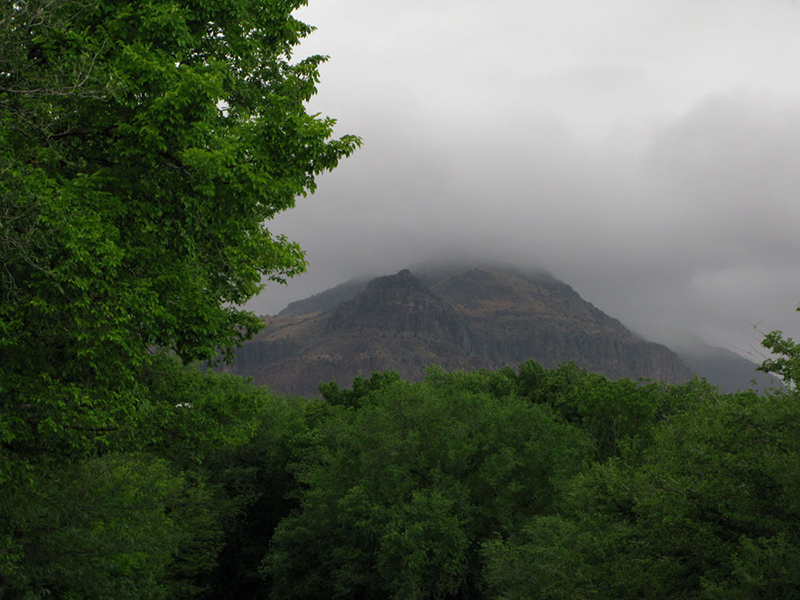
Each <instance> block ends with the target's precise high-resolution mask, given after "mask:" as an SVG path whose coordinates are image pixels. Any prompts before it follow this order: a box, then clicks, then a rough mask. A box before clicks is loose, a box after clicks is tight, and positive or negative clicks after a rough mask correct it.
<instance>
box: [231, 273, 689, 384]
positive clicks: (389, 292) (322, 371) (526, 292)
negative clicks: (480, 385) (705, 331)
mask: <svg viewBox="0 0 800 600" xmlns="http://www.w3.org/2000/svg"><path fill="white" fill-rule="evenodd" d="M361 289H362V291H360V293H358V292H355V293H353V291H352V290H350V291H348V293H347V294H344V295H342V297H343V298H347V299H344V300H343V301H341V302H339V303H338V304H335V303H334V305H333V306H331V307H330V308H327V309H326V310H314V308H315V307H317V306H319V305H322V306H329V305H330V304H331V303H330V302H328V300H329V299H330V298H332V297H335V295H330V294H329V295H327V296H326V295H325V293H323V294H322V295H318V296H321V297H322V300H324V302H322V303H321V302H320V298H319V297H318V298H317V299H316V300H314V302H307V303H303V302H300V303H295V305H294V308H293V310H292V311H291V314H282V315H279V316H277V317H271V318H269V319H267V323H266V325H267V326H266V328H265V330H264V331H263V332H262V333H261V334H259V336H257V337H256V338H255V339H254V340H252V341H250V342H248V343H247V344H245V345H244V346H243V347H242V348H241V349H240V350H239V351H238V353H237V356H236V359H235V361H234V363H233V365H232V367H231V369H230V370H232V371H233V372H236V373H239V374H242V375H248V376H251V377H253V379H254V383H257V384H263V385H268V386H269V387H271V388H273V389H275V390H276V391H279V392H282V393H289V394H299V395H313V394H316V393H317V386H318V384H319V382H320V381H328V380H336V381H338V382H339V383H340V384H342V385H349V384H350V383H351V382H352V379H353V377H355V376H356V375H361V376H368V375H369V374H370V373H371V372H373V371H379V370H385V369H394V370H397V371H399V372H400V373H401V375H403V377H405V378H408V379H411V380H415V379H419V378H421V377H422V376H423V374H424V369H425V368H426V367H428V366H430V365H433V364H438V365H441V366H442V367H444V368H445V369H473V368H491V369H494V368H500V367H502V366H505V365H516V364H518V363H520V362H523V361H525V360H528V359H534V360H537V361H539V362H540V363H542V364H543V365H545V366H547V367H554V366H556V365H558V364H559V363H561V362H564V361H570V360H571V361H575V362H576V363H577V364H578V365H579V366H581V367H583V368H586V369H588V370H591V371H595V372H600V373H604V374H606V375H608V376H610V377H614V378H618V377H632V378H640V377H643V378H649V379H655V380H662V381H666V382H670V383H678V382H682V381H686V380H688V379H689V378H691V376H692V372H691V371H690V370H689V369H687V368H686V367H685V366H684V365H683V363H681V361H680V359H679V358H678V357H677V355H675V354H674V353H672V352H671V351H670V350H669V349H668V348H666V347H664V346H660V345H658V344H652V343H650V342H646V341H643V340H641V339H638V338H636V337H635V336H634V335H633V334H632V333H631V332H630V331H628V330H627V329H626V328H625V327H624V326H623V325H622V324H621V323H620V322H619V321H617V320H615V319H612V318H611V317H609V316H607V315H605V314H604V313H603V312H601V311H600V310H598V309H597V308H595V307H594V306H592V305H591V304H589V303H587V302H585V301H584V300H582V299H581V298H580V296H579V295H578V294H577V293H576V292H575V291H574V290H572V288H570V287H569V286H568V285H566V284H564V283H562V282H560V281H558V280H556V279H554V278H553V277H551V276H549V275H547V274H544V273H533V274H521V273H516V272H513V271H509V270H503V269H487V268H482V269H449V270H448V269H439V270H438V271H437V272H419V273H414V274H412V273H411V272H410V271H408V270H404V271H401V272H400V273H398V274H396V275H392V276H387V277H379V278H377V279H374V280H372V281H371V282H369V283H368V284H367V285H366V289H363V287H362V288H361ZM340 292H341V290H340V291H339V292H337V294H338V293H340Z"/></svg>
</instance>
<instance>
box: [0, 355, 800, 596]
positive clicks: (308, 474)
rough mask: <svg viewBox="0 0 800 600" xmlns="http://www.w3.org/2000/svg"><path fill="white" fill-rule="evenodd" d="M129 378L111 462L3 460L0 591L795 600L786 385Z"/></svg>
mask: <svg viewBox="0 0 800 600" xmlns="http://www.w3.org/2000/svg"><path fill="white" fill-rule="evenodd" d="M142 385H143V386H144V387H145V388H146V393H145V392H143V391H140V393H141V395H142V397H143V398H146V399H147V401H146V402H144V403H143V404H142V405H141V407H140V409H141V410H143V411H146V415H145V416H141V417H140V418H139V420H138V422H139V425H138V426H137V428H136V429H135V430H131V431H125V430H117V431H114V432H113V433H107V434H106V436H105V438H104V439H105V440H106V448H105V449H104V450H100V451H96V452H95V453H94V454H92V455H91V456H89V457H86V456H85V455H75V457H74V458H72V459H71V458H70V457H69V456H61V457H56V454H55V453H52V452H50V453H46V454H42V453H40V455H39V456H38V457H37V456H34V455H32V454H31V455H30V456H27V457H22V456H21V454H22V453H23V451H24V448H21V447H18V448H16V451H17V455H18V456H17V458H18V459H19V461H18V463H17V465H18V466H19V468H17V469H11V470H9V471H7V473H10V475H8V476H7V478H6V480H7V485H4V486H3V487H2V489H0V500H2V507H3V510H2V512H1V513H0V514H2V520H1V521H0V531H1V532H2V534H0V535H2V537H0V548H2V552H0V590H2V591H0V598H4V599H5V598H30V599H35V598H87V599H93V598H98V599H99V598H119V599H125V598H170V599H172V598H204V599H210V598H243V599H247V598H280V599H284V598H285V599H291V598H298V599H300V598H302V599H314V598H319V599H329V598H366V599H369V598H398V599H401V598H402V599H407V598H410V599H413V598H419V599H423V598H453V599H456V598H458V599H467V598H507V599H511V598H519V599H522V598H543V599H549V598H552V599H555V598H564V599H566V598H570V599H572V598H609V599H612V598H613V599H617V598H622V599H624V598H654V599H656V598H658V599H661V598H726V599H729V598H795V597H797V595H798V593H799V590H800V452H799V451H800V403H798V398H797V394H796V393H795V392H793V391H791V390H783V391H775V392H773V393H769V394H766V395H762V396H759V395H757V394H755V393H754V392H741V393H738V394H721V393H719V392H718V391H717V390H716V389H715V388H713V387H712V386H710V385H708V384H707V383H705V382H703V381H697V380H695V381H692V382H689V383H687V384H684V385H681V386H666V385H662V384H658V383H652V382H634V381H630V380H618V381H610V380H608V379H606V378H605V377H603V376H600V375H595V374H590V373H587V372H585V371H583V370H581V369H579V368H577V367H576V366H575V365H572V364H565V365H562V366H560V367H558V368H556V369H553V370H545V369H544V368H542V367H541V366H540V365H539V364H537V363H535V362H532V361H531V362H527V363H524V364H522V365H521V366H520V367H519V368H518V369H512V368H505V369H501V370H499V371H493V372H492V371H473V372H470V373H462V372H456V373H445V372H444V371H442V370H441V369H438V368H435V367H434V368H431V369H430V370H429V371H428V375H427V377H426V378H425V380H424V381H422V382H420V383H408V382H406V381H403V380H402V379H401V378H400V376H399V375H397V374H396V373H394V372H386V373H376V374H373V375H372V376H371V377H370V378H369V379H362V378H357V379H356V380H355V381H354V382H353V386H352V387H351V388H348V389H340V387H339V386H338V385H336V384H335V383H328V384H323V385H321V386H320V390H321V392H322V394H323V398H322V399H306V398H285V397H279V396H275V395H273V394H271V393H270V392H269V391H267V390H265V389H259V388H256V387H254V386H252V385H250V384H249V382H247V381H246V380H243V379H239V378H236V377H233V376H229V375H220V374H214V373H211V372H201V371H199V370H197V369H196V368H193V367H191V366H190V367H184V366H183V365H182V364H181V363H180V361H177V360H174V359H172V358H170V357H168V356H166V355H162V356H159V357H158V358H157V359H156V360H154V361H153V362H152V364H151V366H150V367H149V369H148V372H147V376H146V377H145V378H144V380H143V383H142ZM6 457H7V458H8V455H7V456H6ZM23 458H24V461H23V460H22V459H23ZM5 464H6V466H7V467H8V466H9V465H11V466H13V464H14V463H13V462H10V461H6V462H5ZM20 465H22V466H24V468H22V466H20Z"/></svg>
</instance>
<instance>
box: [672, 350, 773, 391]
mask: <svg viewBox="0 0 800 600" xmlns="http://www.w3.org/2000/svg"><path fill="white" fill-rule="evenodd" d="M676 352H677V354H678V356H680V357H681V360H682V361H683V363H684V364H685V365H686V366H687V367H689V368H690V369H691V370H692V371H694V372H695V373H697V374H699V375H700V376H702V377H705V378H706V380H707V381H708V382H709V383H710V384H712V385H715V386H718V387H719V388H720V389H721V390H722V391H723V392H727V393H731V392H737V391H740V390H747V389H750V388H754V389H755V390H757V391H765V390H767V389H770V388H781V387H783V383H782V382H781V380H780V379H778V378H777V377H774V376H773V375H769V374H767V373H763V372H761V371H757V370H756V369H757V367H758V365H756V363H754V362H752V361H749V360H747V359H746V358H743V357H741V356H739V355H738V354H735V353H734V352H731V351H730V350H725V349H724V348H714V347H712V346H708V345H705V344H703V345H698V346H693V347H690V348H678V349H676Z"/></svg>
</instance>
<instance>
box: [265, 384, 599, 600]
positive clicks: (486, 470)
mask: <svg viewBox="0 0 800 600" xmlns="http://www.w3.org/2000/svg"><path fill="white" fill-rule="evenodd" d="M452 377H453V378H455V379H458V378H459V376H458V375H454V376H452ZM461 378H463V380H464V383H466V384H467V387H469V386H470V383H469V381H468V380H469V379H470V376H469V375H462V376H461ZM373 380H374V378H373ZM457 387H458V385H454V386H453V385H443V384H441V382H435V383H431V382H427V383H422V384H408V383H404V382H395V383H393V384H391V385H385V386H380V387H378V388H377V389H376V390H375V391H373V392H371V393H370V394H368V395H366V396H365V397H362V398H361V400H360V408H358V410H353V409H352V408H349V409H348V408H340V409H338V410H337V411H335V412H334V413H332V415H331V417H330V418H329V419H326V420H325V421H323V422H321V423H320V426H319V427H318V428H317V435H318V436H319V443H318V445H317V446H316V447H315V448H311V449H310V450H311V451H310V454H309V455H308V458H307V459H306V460H305V461H303V462H302V463H300V464H298V466H297V467H296V468H297V475H296V476H297V477H298V479H299V481H300V482H301V483H302V484H303V486H304V487H303V488H301V490H302V491H301V493H300V508H299V510H298V511H296V512H294V513H293V514H291V515H290V516H289V517H287V518H286V519H284V520H283V521H281V523H280V525H279V526H278V528H277V530H276V532H275V536H274V538H273V546H272V549H271V550H270V552H269V554H268V555H267V559H266V561H265V563H264V573H265V574H266V575H268V576H269V577H271V578H272V579H273V582H274V585H273V590H272V594H273V596H274V597H280V598H292V597H297V598H330V597H335V596H344V597H393V598H428V597H446V596H447V597H449V596H453V595H455V594H457V593H458V594H459V595H460V596H461V597H478V596H479V593H480V581H479V580H478V579H477V578H476V575H477V574H478V572H479V567H478V564H479V556H478V549H479V544H480V541H481V540H483V539H486V538H488V537H489V536H491V535H493V534H494V533H496V532H503V533H505V534H508V533H509V532H511V531H514V530H516V529H517V528H519V527H521V525H522V523H523V522H524V520H525V518H526V517H527V516H530V515H534V514H538V513H543V512H548V511H551V510H552V509H553V507H554V505H555V503H556V499H557V496H558V489H559V488H560V486H561V484H562V483H563V481H564V480H565V479H566V478H568V477H569V475H570V474H572V473H574V472H576V471H577V470H578V469H579V468H580V466H581V465H582V464H583V459H584V457H586V451H587V450H588V443H587V440H586V439H585V438H584V437H582V436H581V434H580V432H578V431H576V430H574V429H572V428H570V427H568V426H567V425H565V424H561V423H558V422H557V420H556V419H555V417H554V415H553V414H552V412H551V411H550V410H549V409H547V407H542V406H535V405H532V404H530V403H527V402H525V401H523V400H520V399H516V398H514V397H503V398H495V397H492V396H490V395H488V394H485V393H480V392H474V391H473V392H463V391H456V388H457Z"/></svg>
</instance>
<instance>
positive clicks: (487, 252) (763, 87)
mask: <svg viewBox="0 0 800 600" xmlns="http://www.w3.org/2000/svg"><path fill="white" fill-rule="evenodd" d="M310 2H311V4H310V6H309V7H307V8H304V9H302V10H300V11H298V13H297V16H298V18H300V19H301V20H303V21H305V22H308V23H311V24H313V25H315V26H317V27H318V31H316V32H315V33H314V34H313V35H312V36H311V37H310V38H309V39H308V40H306V41H305V42H304V44H303V45H302V46H301V48H300V49H299V50H298V52H297V58H301V57H303V56H306V55H308V54H315V53H321V54H326V55H330V57H331V59H330V61H329V62H328V63H327V64H326V65H324V66H323V67H322V70H321V75H322V81H321V83H320V86H319V94H318V95H317V96H316V97H315V99H314V100H313V101H312V103H311V105H310V110H311V111H312V112H321V113H323V114H325V115H329V116H331V117H334V118H336V119H338V124H337V133H338V134H344V133H354V134H357V135H360V136H362V138H363V140H364V146H363V147H362V148H361V149H360V150H358V151H357V152H356V153H355V154H354V155H353V156H352V157H351V158H349V159H347V160H345V161H343V162H342V163H341V164H340V166H339V168H338V169H337V170H335V171H334V172H333V173H330V174H326V175H324V176H322V177H320V179H319V181H318V183H319V189H318V191H317V193H316V194H314V195H312V196H309V197H307V198H300V199H298V204H297V207H296V208H294V209H292V210H291V211H288V212H286V213H284V214H283V215H281V216H279V217H278V218H276V219H275V220H274V221H273V222H271V223H270V224H269V226H270V229H272V230H274V231H275V232H276V233H284V234H286V235H287V236H288V237H290V238H291V239H294V240H296V241H298V242H299V243H300V245H301V246H302V247H303V248H304V249H305V250H306V252H307V258H308V260H309V262H310V266H309V270H308V272H307V273H306V274H304V275H301V276H300V277H297V278H295V279H294V280H291V281H290V282H289V284H288V285H287V286H285V287H283V286H278V285H277V284H269V285H268V286H267V288H266V289H265V291H264V292H262V294H261V295H260V296H259V297H258V298H256V299H254V300H252V301H251V302H250V303H249V304H248V307H249V308H250V309H252V310H254V311H256V312H257V313H259V314H274V313H276V312H278V311H279V310H280V309H282V308H283V307H284V306H285V305H286V304H287V303H288V302H290V301H292V300H295V299H298V298H302V297H305V296H308V295H310V294H312V293H316V292H319V291H322V290H324V289H326V288H328V287H331V286H333V285H336V284H337V283H340V282H342V281H344V280H346V279H348V278H351V277H355V276H362V275H381V274H388V273H392V272H396V271H397V270H399V269H402V268H404V267H406V266H409V265H411V264H414V263H417V262H420V261H430V260H443V261H444V260H454V259H464V260H475V261H482V262H486V261H493V260H496V261H499V262H513V263H515V264H519V265H522V266H531V267H538V268H545V269H547V270H549V271H550V272H551V273H552V274H553V275H555V276H556V277H558V278H559V279H561V280H563V281H565V282H566V283H568V284H570V285H571V286H572V287H573V288H574V289H575V290H576V291H577V292H578V293H580V294H581V296H583V297H584V298H585V299H586V300H588V301H589V302H592V303H593V304H594V305H596V306H597V307H599V308H600V309H602V310H604V311H605V312H607V313H608V314H610V315H611V316H613V317H616V318H618V319H620V320H621V321H622V322H623V323H624V324H625V325H627V326H628V327H629V328H631V329H633V330H634V331H636V332H638V333H640V334H641V335H644V336H645V337H647V338H649V339H653V340H656V341H663V342H666V343H673V342H674V341H675V340H676V338H677V337H678V336H679V335H680V334H681V332H684V333H691V334H693V335H697V336H700V337H701V338H703V339H704V340H705V341H706V342H708V343H710V344H712V345H718V346H722V347H725V348H728V349H730V350H733V351H735V352H738V353H739V354H742V355H744V356H746V357H749V358H752V359H754V360H757V359H758V358H759V356H758V354H759V352H760V349H759V340H760V334H759V333H758V331H757V329H758V330H761V331H769V330H772V329H781V330H783V331H785V332H786V333H787V334H789V335H795V336H796V335H797V332H798V331H800V315H799V314H796V313H795V307H796V306H797V305H798V304H800V261H798V260H797V259H798V258H800V238H798V235H797V227H798V224H800V199H799V198H798V190H800V77H797V73H798V68H800V36H798V35H797V32H800V6H798V5H796V4H795V3H793V2H788V1H779V0H752V1H751V0H693V1H691V2H689V1H683V0H604V2H596V1H594V0H561V1H560V2H544V1H541V0H533V1H531V0H501V1H498V2H495V3H491V4H490V3H486V2H477V1H476V0H459V1H458V2H456V1H455V0H442V1H439V2H421V1H419V0H406V1H405V2H391V3H390V2H384V1H381V0H336V2H333V1H331V0H310Z"/></svg>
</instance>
